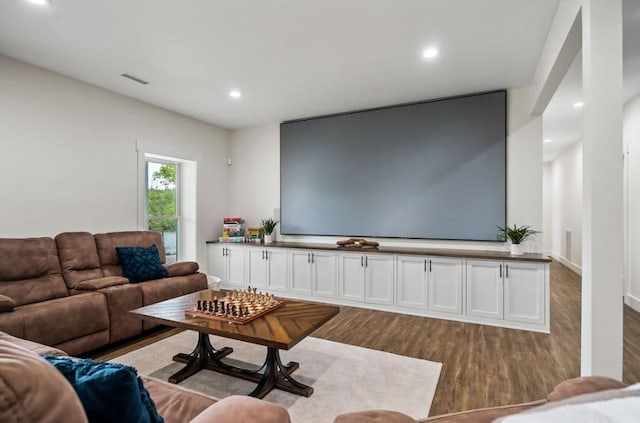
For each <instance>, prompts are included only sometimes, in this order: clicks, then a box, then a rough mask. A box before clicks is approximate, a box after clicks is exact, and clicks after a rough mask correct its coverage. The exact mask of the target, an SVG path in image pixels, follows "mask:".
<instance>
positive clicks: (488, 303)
mask: <svg viewBox="0 0 640 423" xmlns="http://www.w3.org/2000/svg"><path fill="white" fill-rule="evenodd" d="M504 271H505V270H504V264H503V263H502V262H496V261H485V260H467V314H468V315H469V316H478V317H488V318H491V319H502V316H503V279H502V275H503V272H504Z"/></svg>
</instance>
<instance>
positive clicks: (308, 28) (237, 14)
mask: <svg viewBox="0 0 640 423" xmlns="http://www.w3.org/2000/svg"><path fill="white" fill-rule="evenodd" d="M636 1H637V0H636ZM557 4H558V0H455V1H452V0H429V1H425V0H402V1H400V0H270V1H265V0H237V1H222V0H181V1H177V0H136V1H131V0H106V1H105V0H100V1H98V0H51V3H50V4H49V5H47V6H46V7H38V6H34V5H33V4H29V3H27V2H25V1H24V0H1V1H0V52H1V53H3V54H6V55H8V56H12V57H16V58H18V59H21V60H24V61H27V62H30V63H33V64H36V65H39V66H42V67H44V68H48V69H52V70H55V71H57V72H60V73H62V74H65V75H68V76H70V77H73V78H76V79H80V80H83V81H87V82H89V83H92V84H95V85H98V86H101V87H104V88H107V89H109V90H113V91H116V92H118V93H122V94H125V95H128V96H131V97H134V98H137V99H140V100H142V101H146V102H148V103H152V104H156V105H158V106H161V107H165V108H167V109H170V110H174V111H177V112H180V113H183V114H185V115H189V116H192V117H195V118H198V119H201V120H203V121H207V122H211V123H213V124H216V125H219V126H222V127H225V128H240V127H248V126H256V125H261V124H265V123H271V122H278V121H282V120H287V119H293V118H300V117H306V116H314V115H320V114H327V113H335V112H341V111H347V110H355V109H362V108H367V107H375V106H381V105H389V104H397V103H404V102H410V101H417V100H423V99H429V98H437V97H442V96H449V95H456V94H464V93H471V92H478V91H485V90H492V89H499V88H511V87H518V86H524V85H527V84H528V83H529V82H530V80H531V76H532V74H533V71H534V69H535V66H536V64H537V61H538V57H539V54H540V51H541V49H542V45H543V43H544V40H545V38H546V34H547V31H548V29H549V26H550V24H551V21H552V19H553V16H554V14H555V11H556V8H557ZM430 45H435V46H437V47H438V48H439V49H440V56H439V57H437V58H436V59H435V60H433V61H431V62H427V61H425V60H424V59H423V58H422V57H421V51H422V50H423V49H424V48H425V47H427V46H430ZM124 72H128V73H131V74H133V75H135V76H138V77H141V78H143V79H146V80H148V81H150V84H149V85H146V86H142V85H138V84H136V83H134V82H131V81H129V80H127V79H124V78H122V77H121V76H120V74H122V73H124ZM231 89H238V90H240V91H241V92H242V93H243V97H242V98H241V99H240V100H233V99H231V98H229V96H228V92H229V91H230V90H231Z"/></svg>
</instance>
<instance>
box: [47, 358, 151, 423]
mask: <svg viewBox="0 0 640 423" xmlns="http://www.w3.org/2000/svg"><path fill="white" fill-rule="evenodd" d="M45 359H46V360H47V361H49V362H50V363H51V364H53V365H54V366H55V367H56V368H57V369H58V370H59V371H60V373H62V375H63V376H64V377H65V378H66V379H67V380H68V381H69V383H71V386H73V389H75V391H76V393H77V394H78V398H80V402H81V403H82V406H83V407H84V411H85V413H86V414H87V417H88V418H89V420H90V421H91V422H116V421H117V422H121V423H163V419H162V417H160V415H158V412H157V410H156V406H155V404H154V403H153V401H152V400H151V397H150V396H149V393H148V392H147V390H146V389H145V387H144V385H143V383H142V380H141V379H140V378H139V377H138V372H137V371H136V369H134V368H133V367H129V366H125V365H123V364H118V363H105V362H100V361H93V360H76V359H72V358H70V357H54V356H45Z"/></svg>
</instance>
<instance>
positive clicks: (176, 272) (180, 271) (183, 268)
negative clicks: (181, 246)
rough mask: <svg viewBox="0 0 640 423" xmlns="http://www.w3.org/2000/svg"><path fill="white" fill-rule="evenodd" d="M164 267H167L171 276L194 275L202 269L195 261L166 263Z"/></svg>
mask: <svg viewBox="0 0 640 423" xmlns="http://www.w3.org/2000/svg"><path fill="white" fill-rule="evenodd" d="M164 267H165V269H167V273H168V274H169V277H173V276H187V275H192V274H194V273H196V272H197V271H198V270H199V269H200V266H199V265H198V263H196V262H195V261H179V262H177V263H171V264H165V265H164Z"/></svg>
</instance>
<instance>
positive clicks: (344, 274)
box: [338, 254, 364, 301]
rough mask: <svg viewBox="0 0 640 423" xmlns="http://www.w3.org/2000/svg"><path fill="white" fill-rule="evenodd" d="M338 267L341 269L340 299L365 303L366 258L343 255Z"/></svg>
mask: <svg viewBox="0 0 640 423" xmlns="http://www.w3.org/2000/svg"><path fill="white" fill-rule="evenodd" d="M338 267H339V269H340V276H339V282H340V290H339V293H338V295H339V297H340V298H342V299H344V300H352V301H364V278H363V273H364V256H362V255H359V254H358V255H356V254H341V255H340V258H339V266H338Z"/></svg>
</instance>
